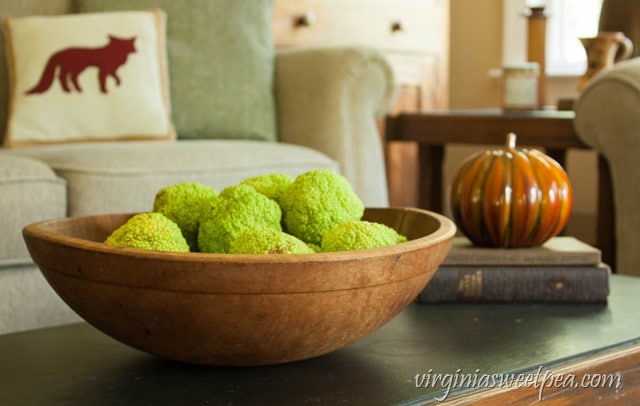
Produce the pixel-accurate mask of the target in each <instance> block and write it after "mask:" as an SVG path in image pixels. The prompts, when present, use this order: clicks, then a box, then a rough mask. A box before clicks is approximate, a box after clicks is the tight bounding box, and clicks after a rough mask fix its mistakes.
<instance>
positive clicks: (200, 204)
mask: <svg viewBox="0 0 640 406" xmlns="http://www.w3.org/2000/svg"><path fill="white" fill-rule="evenodd" d="M217 197H218V193H217V192H216V191H215V190H214V189H213V188H210V187H208V186H205V185H202V184H200V183H195V182H184V183H177V184H175V185H171V186H167V187H164V188H162V189H160V190H159V191H158V192H157V193H156V197H155V200H154V202H153V211H155V212H159V213H162V214H164V215H165V216H167V217H168V218H169V219H171V220H172V221H173V222H174V223H176V224H177V225H178V227H180V230H182V235H183V236H184V238H185V239H186V240H187V243H188V244H189V247H190V249H191V251H198V227H199V226H200V220H201V219H202V218H203V217H204V216H205V215H207V214H208V213H209V212H210V211H211V210H212V209H213V206H214V205H215V202H216V199H217Z"/></svg>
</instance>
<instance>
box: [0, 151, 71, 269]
mask: <svg viewBox="0 0 640 406" xmlns="http://www.w3.org/2000/svg"><path fill="white" fill-rule="evenodd" d="M0 196H1V197H2V198H0V213H2V215H1V216H0V233H2V238H0V268H2V267H4V266H11V265H20V264H31V263H32V261H31V257H30V256H29V253H28V252H27V248H26V246H25V244H24V240H23V239H22V228H23V227H24V226H26V225H27V224H31V223H33V222H36V221H41V220H47V219H50V218H58V217H64V216H65V214H66V209H67V202H66V186H65V182H64V180H62V179H60V178H58V177H57V176H56V175H55V174H54V173H53V171H52V170H51V169H50V168H49V167H48V166H46V165H45V164H43V163H42V162H38V161H36V160H33V159H29V158H23V157H19V156H11V155H9V154H5V153H3V152H0Z"/></svg>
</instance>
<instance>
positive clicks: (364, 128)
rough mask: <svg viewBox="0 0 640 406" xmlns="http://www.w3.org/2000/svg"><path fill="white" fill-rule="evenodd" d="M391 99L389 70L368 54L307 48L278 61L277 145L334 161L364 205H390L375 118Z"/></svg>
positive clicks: (358, 50)
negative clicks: (306, 149)
mask: <svg viewBox="0 0 640 406" xmlns="http://www.w3.org/2000/svg"><path fill="white" fill-rule="evenodd" d="M392 95H393V74H392V70H391V67H390V65H389V64H388V62H387V61H386V59H384V57H383V56H382V55H381V54H380V53H378V52H377V51H374V50H372V49H366V48H356V47H326V48H305V49H295V50H286V51H279V52H278V54H277V56H276V100H277V106H278V126H279V140H280V141H282V142H287V143H293V144H300V145H304V146H307V147H310V148H313V149H316V150H319V151H321V152H323V153H325V154H327V155H328V156H330V157H331V158H333V159H335V160H336V161H338V163H339V164H340V170H341V172H342V174H343V175H344V176H346V177H347V179H349V181H350V182H351V183H352V185H353V186H354V190H355V191H356V193H358V195H359V196H360V198H361V199H362V200H363V201H364V203H365V204H366V205H367V206H386V205H388V190H387V180H386V169H385V160H384V153H383V147H382V140H381V136H380V133H379V131H378V127H377V122H376V117H379V116H382V115H383V114H385V113H386V112H387V111H388V109H389V108H390V106H391V101H392V98H393V97H392Z"/></svg>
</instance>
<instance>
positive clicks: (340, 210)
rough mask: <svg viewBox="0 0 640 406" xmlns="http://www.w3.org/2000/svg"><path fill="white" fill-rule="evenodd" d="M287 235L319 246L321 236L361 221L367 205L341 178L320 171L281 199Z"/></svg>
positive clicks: (297, 181)
mask: <svg viewBox="0 0 640 406" xmlns="http://www.w3.org/2000/svg"><path fill="white" fill-rule="evenodd" d="M280 207H281V208H282V215H283V224H284V227H285V231H286V232H288V233H290V234H292V235H294V236H296V237H298V238H299V239H301V240H303V241H305V242H307V243H311V244H315V245H320V244H321V243H322V236H323V235H324V234H325V233H326V232H327V231H329V230H331V229H333V228H335V227H336V226H338V225H339V224H341V223H344V222H347V221H354V220H359V219H360V218H361V217H362V214H363V213H364V204H363V203H362V201H361V200H360V198H359V197H358V196H357V195H356V193H355V192H354V191H353V189H352V188H351V184H350V183H349V181H348V180H347V179H346V178H345V177H344V176H342V175H339V174H338V173H336V172H334V171H332V170H328V169H319V170H313V171H309V172H305V173H303V174H301V175H299V176H298V177H296V179H295V180H294V181H293V183H292V184H291V186H289V187H288V188H287V189H286V190H285V191H284V192H283V193H282V196H281V197H280Z"/></svg>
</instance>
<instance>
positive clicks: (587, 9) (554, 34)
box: [503, 0, 602, 76]
mask: <svg viewBox="0 0 640 406" xmlns="http://www.w3.org/2000/svg"><path fill="white" fill-rule="evenodd" d="M601 5H602V0H546V1H540V0H538V1H536V0H504V32H505V35H504V43H503V63H504V64H512V63H518V62H523V61H525V60H526V58H527V52H526V47H527V32H526V30H527V26H526V24H527V19H526V17H525V11H526V10H527V8H528V7H533V6H544V7H545V12H546V14H547V15H548V18H547V41H546V48H547V51H546V53H547V56H546V60H547V66H546V72H547V75H551V76H561V75H581V74H582V73H584V71H585V69H586V64H587V58H586V54H585V51H584V47H583V46H582V43H581V42H580V39H579V38H580V37H590V36H594V35H596V33H597V32H598V20H599V18H600V7H601Z"/></svg>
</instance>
